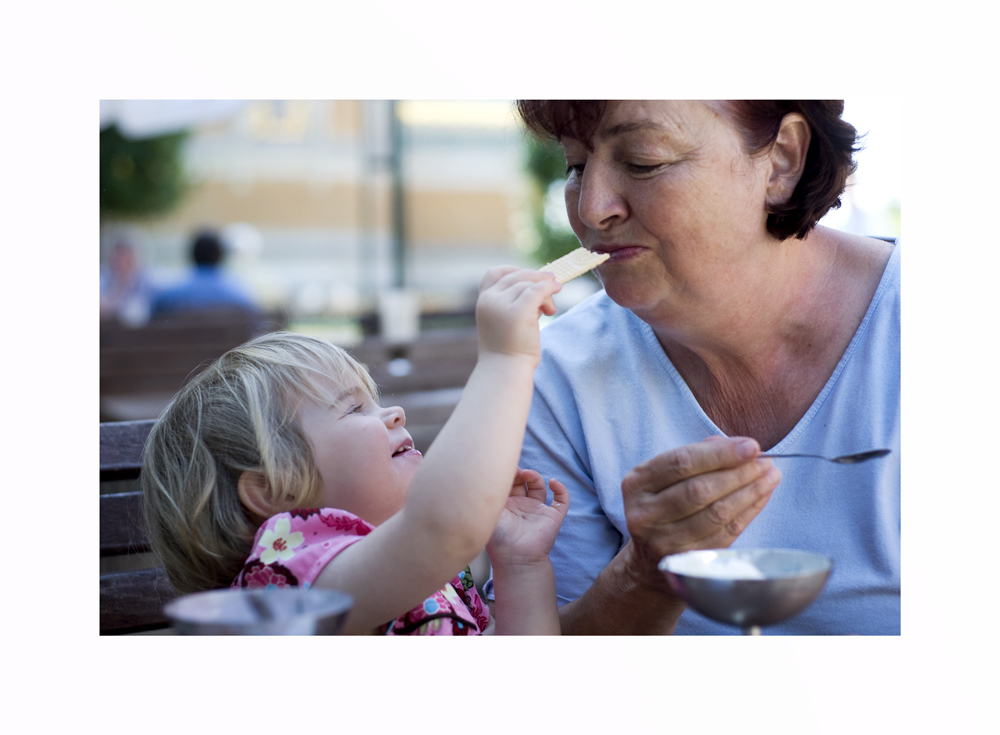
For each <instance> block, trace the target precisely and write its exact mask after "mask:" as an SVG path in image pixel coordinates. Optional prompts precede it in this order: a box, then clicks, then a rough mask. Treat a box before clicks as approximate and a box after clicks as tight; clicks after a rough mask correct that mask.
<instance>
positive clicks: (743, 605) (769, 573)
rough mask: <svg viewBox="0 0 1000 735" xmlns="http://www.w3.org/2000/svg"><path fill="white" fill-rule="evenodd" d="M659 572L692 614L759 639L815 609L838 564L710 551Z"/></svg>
mask: <svg viewBox="0 0 1000 735" xmlns="http://www.w3.org/2000/svg"><path fill="white" fill-rule="evenodd" d="M659 568H660V571H661V572H663V574H664V575H665V576H666V578H667V583H668V584H669V585H670V588H671V589H672V590H673V591H674V592H675V593H676V594H677V595H678V596H679V597H680V598H681V599H683V600H684V601H685V602H686V603H687V604H688V606H689V607H690V608H691V609H692V610H694V611H695V612H697V613H700V614H701V615H704V616H705V617H708V618H711V619H712V620H716V621H718V622H720V623H728V624H729V625H735V626H737V627H739V628H741V629H742V630H743V632H744V633H745V634H750V635H756V634H759V633H760V628H761V626H766V625H772V624H774V623H778V622H781V621H782V620H787V619H788V618H790V617H792V616H793V615H797V614H798V613H800V612H802V611H803V610H804V609H805V608H807V607H808V606H809V605H810V604H812V602H813V601H814V600H815V599H816V597H818V596H819V593H820V592H821V591H822V590H823V586H824V585H825V584H826V581H827V579H828V578H829V576H830V573H831V571H832V570H833V560H832V559H831V558H830V557H828V556H824V555H823V554H816V553H813V552H809V551H799V550H796V549H706V550H701V551H687V552H684V553H681V554H672V555H670V556H665V557H663V559H661V560H660V563H659Z"/></svg>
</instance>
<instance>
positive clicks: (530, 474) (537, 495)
mask: <svg viewBox="0 0 1000 735" xmlns="http://www.w3.org/2000/svg"><path fill="white" fill-rule="evenodd" d="M524 475H525V478H524V479H525V487H526V489H527V494H528V497H529V498H534V499H535V500H538V501H540V502H542V503H544V502H545V480H543V479H542V476H541V475H540V474H538V473H537V472H535V471H534V470H525V471H524Z"/></svg>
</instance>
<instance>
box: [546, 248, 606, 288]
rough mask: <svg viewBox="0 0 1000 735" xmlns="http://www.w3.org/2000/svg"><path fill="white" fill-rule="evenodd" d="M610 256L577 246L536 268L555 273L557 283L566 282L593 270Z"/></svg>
mask: <svg viewBox="0 0 1000 735" xmlns="http://www.w3.org/2000/svg"><path fill="white" fill-rule="evenodd" d="M610 257H611V256H610V255H609V254H608V253H601V254H598V253H592V252H590V251H589V250H587V248H577V249H576V250H574V251H573V252H571V253H567V254H566V255H564V256H562V257H561V258H557V259H556V260H553V261H552V262H551V263H548V264H546V265H543V266H542V267H541V268H539V269H538V270H540V271H550V272H552V273H555V274H556V280H557V281H559V283H566V282H567V281H572V280H573V279H574V278H576V277H577V276H582V275H583V274H584V273H586V272H587V271H591V270H593V269H594V268H596V267H597V266H599V265H600V264H601V263H603V262H604V261H605V260H607V259H608V258H610Z"/></svg>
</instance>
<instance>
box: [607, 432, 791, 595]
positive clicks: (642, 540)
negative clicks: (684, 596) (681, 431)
mask: <svg viewBox="0 0 1000 735" xmlns="http://www.w3.org/2000/svg"><path fill="white" fill-rule="evenodd" d="M759 453H760V446H759V445H758V444H757V442H756V441H754V440H753V439H747V438H743V437H709V438H708V439H706V440H704V441H701V442H698V443H696V444H688V445H686V446H683V447H678V448H677V449H672V450H670V451H667V452H663V453H662V454H658V455H657V456H655V457H653V458H652V459H649V460H646V461H645V462H642V463H640V464H639V465H637V466H635V467H634V468H632V470H630V471H629V473H628V474H627V475H625V478H624V479H623V480H622V496H623V498H624V503H625V519H626V522H627V524H628V530H629V533H630V534H631V536H632V538H631V541H630V542H629V545H630V546H631V547H632V548H631V549H630V552H631V559H632V563H631V564H630V565H629V566H631V567H632V569H631V572H632V573H633V574H634V575H636V578H637V581H638V582H639V583H640V584H642V585H643V586H647V587H652V588H655V589H659V590H661V591H662V590H663V589H665V587H666V582H665V579H664V577H663V574H662V573H661V572H660V571H659V570H658V569H657V564H658V563H659V561H660V559H662V558H663V557H664V556H667V555H669V554H677V553H680V552H682V551H689V550H692V549H720V548H726V547H728V546H729V545H730V544H731V543H732V542H733V541H734V540H735V539H736V537H737V536H739V535H740V534H741V533H742V532H743V529H745V528H746V527H747V525H748V524H749V523H750V521H752V520H753V519H754V518H755V517H756V515H757V514H758V513H759V512H760V511H761V509H763V507H764V506H765V505H766V504H767V501H768V500H769V499H770V497H771V493H772V492H773V491H774V489H775V488H776V487H777V486H778V483H779V482H780V481H781V471H780V470H779V469H778V468H777V467H774V466H773V465H772V463H771V460H770V459H767V458H758V457H757V455H758V454H759Z"/></svg>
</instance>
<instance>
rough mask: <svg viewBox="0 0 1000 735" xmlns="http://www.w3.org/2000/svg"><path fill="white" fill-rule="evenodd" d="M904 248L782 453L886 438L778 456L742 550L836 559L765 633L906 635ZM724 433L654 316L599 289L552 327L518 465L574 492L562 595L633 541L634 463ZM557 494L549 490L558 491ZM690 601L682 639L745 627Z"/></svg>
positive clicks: (561, 540)
mask: <svg viewBox="0 0 1000 735" xmlns="http://www.w3.org/2000/svg"><path fill="white" fill-rule="evenodd" d="M899 261H900V256H899V246H898V245H897V246H896V247H895V249H894V250H893V253H892V256H891V258H890V260H889V263H888V265H887V266H886V268H885V271H884V273H883V275H882V279H881V282H880V284H879V287H878V290H877V291H876V293H875V296H874V298H873V299H872V302H871V304H870V306H869V308H868V311H867V313H866V314H865V317H864V320H863V321H862V323H861V325H860V326H859V327H858V330H857V332H856V334H855V335H854V338H853V339H852V341H851V343H850V346H849V347H848V348H847V351H846V352H845V353H844V355H843V357H842V358H841V360H840V362H839V364H838V365H837V367H836V369H835V370H834V372H833V374H832V375H831V377H830V379H829V380H828V381H827V383H826V386H825V387H824V388H823V390H822V392H821V393H820V394H819V396H818V397H817V398H816V400H815V401H814V402H813V405H812V406H811V407H810V408H809V410H808V411H807V412H806V414H805V415H804V416H803V417H802V419H801V420H800V421H799V422H798V424H797V425H796V426H795V427H794V428H793V429H792V431H791V432H790V433H789V434H788V436H786V437H785V438H784V439H783V440H782V441H781V442H780V443H779V444H778V445H777V446H775V447H773V449H772V450H770V451H773V452H776V453H777V452H795V453H808V454H821V455H826V456H831V457H832V456H838V455H841V454H848V453H851V452H858V451H863V450H866V449H875V448H881V447H888V448H890V449H891V450H892V453H891V454H890V455H889V456H888V457H886V458H884V459H877V460H871V461H869V462H866V463H863V464H859V465H849V466H845V465H835V464H832V463H829V462H822V461H818V460H806V459H778V460H774V461H775V463H776V464H777V466H778V467H779V468H780V469H781V472H782V475H783V477H782V480H781V483H780V484H779V485H778V487H777V489H776V490H775V491H774V494H773V495H772V496H771V499H770V501H769V502H768V504H767V505H766V506H765V508H764V509H763V510H762V511H761V512H760V514H759V515H758V516H757V517H756V518H755V519H754V520H753V521H752V522H751V523H750V525H749V526H748V527H747V528H746V530H745V531H744V532H743V533H742V534H741V535H740V537H739V538H738V539H736V541H735V542H734V543H733V544H732V547H733V548H762V547H766V548H790V549H804V550H809V551H816V552H820V553H823V554H826V555H828V556H831V557H833V560H834V569H833V572H832V574H831V576H830V579H829V581H828V583H827V586H826V587H825V588H824V591H823V592H822V593H821V594H820V596H819V597H818V598H817V600H816V601H815V602H814V603H813V604H812V605H811V606H810V607H809V608H807V609H806V610H805V611H804V612H802V613H801V614H799V615H798V616H796V617H794V618H792V619H791V620H789V621H787V622H785V623H782V624H778V625H775V626H771V627H768V628H766V629H765V634H817V635H820V634H852V633H858V634H868V635H898V634H899V632H900V503H899V499H900V493H899V491H900V436H899V432H900V414H899V365H900V352H899V301H900V276H899ZM713 434H715V435H721V434H722V432H721V430H720V429H719V428H718V427H717V426H716V425H715V424H714V423H713V422H712V420H711V419H710V418H709V417H708V416H707V415H706V414H705V412H704V411H703V410H702V408H701V406H700V405H699V404H698V402H697V401H696V400H695V398H694V395H693V394H692V393H691V391H690V389H689V388H688V386H687V385H686V384H685V383H684V381H683V379H682V378H681V376H680V374H679V373H678V372H677V370H676V368H675V367H674V366H673V365H672V364H671V362H670V360H669V359H668V357H667V355H666V353H664V351H663V348H662V347H661V346H660V344H659V342H658V341H657V339H656V336H655V335H654V334H653V330H652V329H651V328H650V326H649V325H648V324H646V323H645V322H643V321H641V320H640V319H639V318H638V317H637V316H635V314H633V313H632V312H631V311H628V310H627V309H624V308H622V307H620V306H618V305H617V304H615V303H614V302H613V301H611V299H610V298H608V296H607V295H606V294H605V293H604V292H603V291H602V292H600V293H598V294H595V295H594V296H592V297H591V298H590V299H588V300H587V301H585V302H584V303H582V304H580V305H579V306H577V307H576V308H574V309H572V310H571V311H569V312H567V313H566V314H565V315H563V316H562V317H560V318H559V319H557V320H556V321H554V322H552V323H551V324H550V325H549V326H547V327H546V328H545V329H544V330H543V331H542V359H541V364H540V366H539V368H538V370H537V372H536V374H535V394H534V398H533V400H532V404H531V414H530V418H529V420H528V430H527V434H526V435H525V442H524V449H523V451H522V456H521V462H520V466H521V467H524V468H531V469H534V470H537V471H539V472H540V473H541V474H542V476H543V477H544V478H545V479H546V481H548V479H549V478H551V477H555V478H558V479H559V480H561V481H562V482H563V483H565V484H566V486H567V487H568V488H569V492H570V507H569V513H568V515H567V517H566V520H565V522H564V523H563V526H562V529H561V531H560V533H559V537H558V539H557V540H556V544H555V547H554V549H553V551H552V555H551V558H552V563H553V566H554V567H555V574H556V591H557V594H558V596H559V604H560V605H561V604H563V603H565V602H568V601H570V600H574V599H576V598H577V597H578V596H580V595H581V594H583V592H585V591H586V590H587V589H588V588H589V587H590V585H591V584H592V583H593V581H594V579H595V578H596V577H597V574H598V573H599V572H600V571H601V570H602V569H603V568H604V567H605V565H607V563H608V562H609V561H611V559H612V557H614V556H615V554H617V553H618V551H619V550H620V549H621V547H622V546H623V545H624V544H625V542H626V541H627V540H628V538H629V534H628V529H627V528H626V525H625V515H624V508H623V502H622V494H621V481H622V478H623V477H624V476H625V474H626V473H627V472H628V471H629V470H630V469H631V468H632V467H634V466H635V465H637V464H639V463H640V462H642V461H644V460H646V459H649V458H650V457H653V456H655V455H657V454H659V453H661V452H664V451H667V450H669V449H673V448H676V447H680V446H683V445H685V444H690V443H692V442H698V441H701V440H703V439H704V438H705V437H706V436H709V435H713ZM550 497H551V493H550ZM738 632H739V631H738V630H737V629H736V628H733V627H729V626H725V625H722V624H719V623H715V622H713V621H711V620H708V619H707V618H704V617H702V616H700V615H698V614H697V613H695V612H693V611H691V610H686V611H685V612H684V614H683V615H682V616H681V619H680V622H679V623H678V626H677V633H678V634H689V635H701V634H735V633H738Z"/></svg>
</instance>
